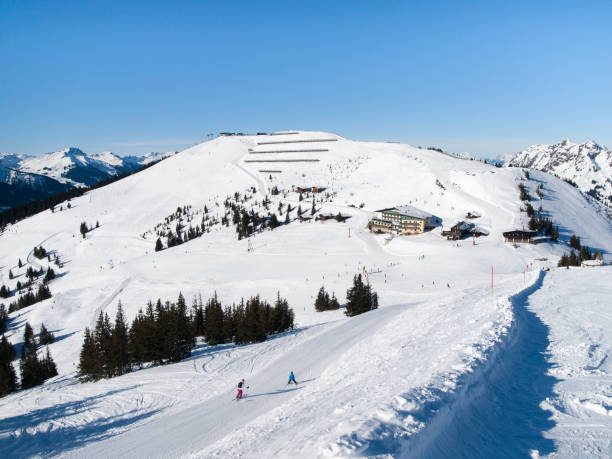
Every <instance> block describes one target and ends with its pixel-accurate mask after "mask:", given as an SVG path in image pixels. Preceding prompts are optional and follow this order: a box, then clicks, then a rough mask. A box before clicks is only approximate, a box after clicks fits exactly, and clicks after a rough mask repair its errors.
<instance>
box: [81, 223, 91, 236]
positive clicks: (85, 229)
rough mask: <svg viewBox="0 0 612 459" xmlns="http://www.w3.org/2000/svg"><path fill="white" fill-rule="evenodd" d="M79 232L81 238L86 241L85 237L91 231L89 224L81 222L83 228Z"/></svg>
mask: <svg viewBox="0 0 612 459" xmlns="http://www.w3.org/2000/svg"><path fill="white" fill-rule="evenodd" d="M79 231H80V232H81V236H83V239H85V235H86V234H87V232H88V231H89V228H88V227H87V223H85V222H81V226H80V227H79Z"/></svg>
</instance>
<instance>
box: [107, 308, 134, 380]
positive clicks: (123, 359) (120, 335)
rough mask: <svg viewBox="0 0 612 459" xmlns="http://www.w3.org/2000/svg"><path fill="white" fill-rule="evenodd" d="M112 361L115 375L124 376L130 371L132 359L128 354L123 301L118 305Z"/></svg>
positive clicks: (112, 338)
mask: <svg viewBox="0 0 612 459" xmlns="http://www.w3.org/2000/svg"><path fill="white" fill-rule="evenodd" d="M111 335H112V336H111V346H112V349H111V359H112V367H113V374H114V375H122V374H124V373H127V372H128V371H129V369H130V359H129V354H128V342H129V338H128V326H127V323H126V321H125V316H124V315H123V307H122V306H121V301H119V304H118V305H117V315H116V316H115V327H114V328H113V330H112V333H111Z"/></svg>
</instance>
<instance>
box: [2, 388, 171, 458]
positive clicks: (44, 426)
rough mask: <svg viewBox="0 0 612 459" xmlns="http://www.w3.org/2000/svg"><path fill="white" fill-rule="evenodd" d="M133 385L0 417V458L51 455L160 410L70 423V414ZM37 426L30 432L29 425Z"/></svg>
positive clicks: (107, 435)
mask: <svg viewBox="0 0 612 459" xmlns="http://www.w3.org/2000/svg"><path fill="white" fill-rule="evenodd" d="M135 387H137V386H131V387H126V388H123V389H118V390H113V391H110V392H106V393H103V394H99V395H95V396H92V397H88V398H85V399H83V400H75V401H72V402H67V403H61V404H57V405H53V406H50V407H48V408H40V409H36V410H32V411H29V412H28V413H25V414H22V415H19V416H13V417H8V418H4V419H0V456H1V457H4V458H12V457H24V456H32V455H36V456H42V457H47V456H53V455H57V454H59V453H62V452H66V451H67V450H70V449H73V448H79V447H82V446H85V445H86V444H88V443H91V442H94V441H99V440H103V439H105V438H108V437H110V436H113V435H115V434H116V432H114V430H115V429H121V428H125V427H126V426H129V425H131V424H134V423H136V422H139V421H141V420H143V419H146V418H148V417H150V416H153V415H155V414H156V413H158V412H159V411H160V410H151V411H147V412H145V413H139V412H136V411H129V412H127V413H121V414H118V415H112V416H108V417H106V418H101V419H96V420H94V421H92V422H83V421H80V422H79V424H75V425H72V424H70V417H71V416H74V415H77V414H80V413H83V412H87V411H90V410H94V409H95V405H96V404H97V402H98V401H99V400H101V399H104V398H105V397H108V396H111V395H114V394H117V393H120V392H127V391H130V390H133V389H134V388H135ZM32 428H38V429H40V430H38V431H36V432H32V431H31V430H30V429H32Z"/></svg>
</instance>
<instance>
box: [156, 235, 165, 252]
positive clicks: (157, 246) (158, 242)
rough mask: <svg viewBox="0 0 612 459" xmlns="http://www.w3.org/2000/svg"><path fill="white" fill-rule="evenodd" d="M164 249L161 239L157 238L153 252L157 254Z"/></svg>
mask: <svg viewBox="0 0 612 459" xmlns="http://www.w3.org/2000/svg"><path fill="white" fill-rule="evenodd" d="M163 249H164V244H162V241H161V238H159V237H158V238H157V242H155V251H156V252H159V251H160V250H163Z"/></svg>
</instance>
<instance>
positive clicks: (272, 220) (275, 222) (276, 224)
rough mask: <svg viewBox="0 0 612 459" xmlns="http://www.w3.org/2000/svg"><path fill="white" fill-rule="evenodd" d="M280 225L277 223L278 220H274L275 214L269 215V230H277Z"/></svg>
mask: <svg viewBox="0 0 612 459" xmlns="http://www.w3.org/2000/svg"><path fill="white" fill-rule="evenodd" d="M279 225H280V223H279V222H278V218H276V214H274V213H272V214H271V215H270V228H272V229H274V228H277V227H278V226H279Z"/></svg>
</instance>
